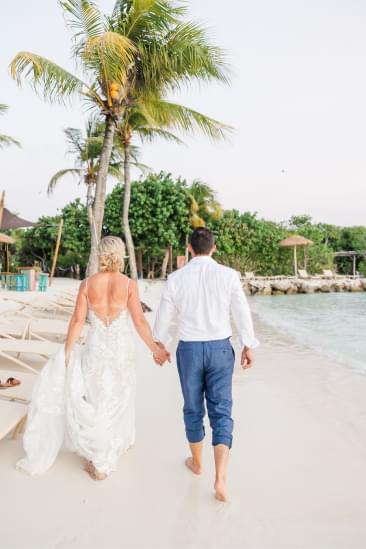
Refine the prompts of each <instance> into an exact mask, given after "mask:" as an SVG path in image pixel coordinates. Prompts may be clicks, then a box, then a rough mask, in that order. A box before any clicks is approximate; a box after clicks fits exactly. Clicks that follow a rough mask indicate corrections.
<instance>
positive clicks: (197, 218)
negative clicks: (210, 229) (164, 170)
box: [187, 179, 223, 228]
mask: <svg viewBox="0 0 366 549" xmlns="http://www.w3.org/2000/svg"><path fill="white" fill-rule="evenodd" d="M187 194H188V198H189V199H190V202H191V212H192V215H191V223H192V227H193V228H196V227H202V226H205V225H206V223H207V222H208V221H209V220H210V219H215V220H217V219H220V218H221V217H222V214H223V209H222V206H221V204H220V202H218V200H217V199H216V193H215V191H214V190H213V189H212V188H211V187H210V186H209V185H207V184H206V183H204V182H203V181H200V180H199V179H196V180H195V181H193V183H192V184H191V185H190V187H188V189H187Z"/></svg>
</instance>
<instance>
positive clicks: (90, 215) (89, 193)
mask: <svg viewBox="0 0 366 549" xmlns="http://www.w3.org/2000/svg"><path fill="white" fill-rule="evenodd" d="M93 202H94V197H93V184H92V183H88V187H87V193H86V211H87V214H88V223H89V230H90V246H91V249H90V255H91V256H93V257H94V256H97V252H98V250H97V249H93V248H94V246H95V245H96V241H97V239H96V238H94V239H93V233H94V231H96V227H95V222H94V215H93ZM89 267H90V259H89V264H88V265H87V268H86V275H87V276H90V275H91V274H93V273H91V272H90V269H89Z"/></svg>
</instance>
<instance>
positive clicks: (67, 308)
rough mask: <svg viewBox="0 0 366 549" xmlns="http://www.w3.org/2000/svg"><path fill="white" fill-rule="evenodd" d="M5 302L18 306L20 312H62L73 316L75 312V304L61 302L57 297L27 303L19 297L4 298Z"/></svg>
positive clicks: (45, 297)
mask: <svg viewBox="0 0 366 549" xmlns="http://www.w3.org/2000/svg"><path fill="white" fill-rule="evenodd" d="M3 299H4V301H9V302H12V303H16V304H18V305H19V306H20V307H19V312H20V311H29V310H31V309H38V310H42V311H53V312H55V313H56V312H62V313H66V314H68V315H71V314H72V312H73V310H74V303H72V304H71V302H66V301H65V300H60V299H59V298H57V296H49V295H47V296H46V295H45V296H41V297H37V298H36V299H33V300H30V301H27V300H25V299H21V298H18V297H16V298H15V297H11V298H10V297H4V298H3Z"/></svg>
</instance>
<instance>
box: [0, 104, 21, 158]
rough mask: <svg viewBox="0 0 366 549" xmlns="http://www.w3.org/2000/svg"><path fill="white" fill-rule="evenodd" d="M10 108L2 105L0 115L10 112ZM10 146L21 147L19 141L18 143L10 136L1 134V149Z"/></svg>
mask: <svg viewBox="0 0 366 549" xmlns="http://www.w3.org/2000/svg"><path fill="white" fill-rule="evenodd" d="M8 108H9V107H8V105H4V104H3V103H0V114H4V113H5V112H6V111H7V110H8ZM10 145H16V146H17V147H20V146H21V145H20V143H19V141H17V140H16V139H14V138H13V137H10V135H5V134H3V133H0V149H1V148H3V147H9V146H10Z"/></svg>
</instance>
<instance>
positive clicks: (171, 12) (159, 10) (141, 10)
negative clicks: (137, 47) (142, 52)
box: [111, 0, 187, 41]
mask: <svg viewBox="0 0 366 549" xmlns="http://www.w3.org/2000/svg"><path fill="white" fill-rule="evenodd" d="M186 11H187V6H186V5H184V3H183V2H181V3H180V4H178V3H176V2H171V1H169V2H167V1H166V0H117V1H116V3H115V5H114V9H113V12H112V18H111V23H112V24H113V26H114V28H118V29H119V30H120V31H121V32H122V33H123V34H125V35H126V36H129V37H130V38H131V39H134V40H136V41H139V40H141V39H144V40H146V39H148V36H149V35H150V36H151V32H152V31H153V32H155V33H159V35H160V36H163V35H164V34H166V32H167V31H168V30H169V29H170V28H171V26H172V25H173V24H174V23H176V22H177V21H178V20H179V17H182V16H183V14H184V13H185V12H186Z"/></svg>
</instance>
